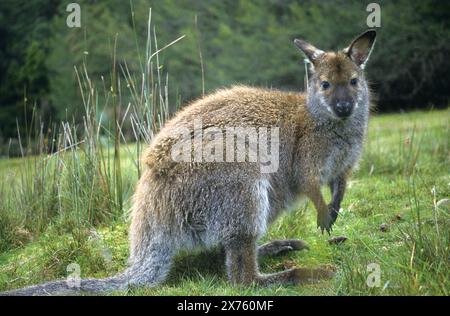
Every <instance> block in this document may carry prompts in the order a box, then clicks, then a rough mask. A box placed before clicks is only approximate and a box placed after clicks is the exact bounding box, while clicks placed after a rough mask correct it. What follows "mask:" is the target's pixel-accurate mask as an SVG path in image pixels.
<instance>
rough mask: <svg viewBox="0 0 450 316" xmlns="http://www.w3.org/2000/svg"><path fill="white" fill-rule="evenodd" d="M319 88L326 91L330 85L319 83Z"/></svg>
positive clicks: (325, 82) (323, 82)
mask: <svg viewBox="0 0 450 316" xmlns="http://www.w3.org/2000/svg"><path fill="white" fill-rule="evenodd" d="M320 86H321V87H322V89H323V90H327V89H328V88H329V87H330V83H329V82H328V81H322V82H321V83H320Z"/></svg>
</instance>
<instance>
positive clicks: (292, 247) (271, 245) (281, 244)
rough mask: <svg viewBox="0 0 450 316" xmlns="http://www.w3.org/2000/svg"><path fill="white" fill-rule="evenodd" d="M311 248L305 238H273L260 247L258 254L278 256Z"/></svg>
mask: <svg viewBox="0 0 450 316" xmlns="http://www.w3.org/2000/svg"><path fill="white" fill-rule="evenodd" d="M303 249H309V247H308V245H307V244H306V243H305V242H304V241H303V240H298V239H288V240H273V241H270V242H268V243H266V244H264V245H262V246H260V247H259V248H258V256H276V255H280V254H283V253H286V252H290V251H296V250H303Z"/></svg>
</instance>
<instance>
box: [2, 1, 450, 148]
mask: <svg viewBox="0 0 450 316" xmlns="http://www.w3.org/2000/svg"><path fill="white" fill-rule="evenodd" d="M69 2H70V1H61V0H51V1H44V0H33V1H25V0H18V1H12V0H3V1H1V2H0V143H1V142H2V138H3V141H4V142H6V141H7V139H8V138H9V137H14V136H15V135H16V133H17V131H16V129H17V128H16V117H17V118H18V120H19V125H22V124H23V123H24V122H25V115H24V114H25V113H26V111H24V97H25V96H26V98H27V100H28V101H27V103H28V108H29V109H30V108H31V107H32V106H31V105H33V104H36V106H37V108H38V109H39V110H40V111H41V115H43V116H44V117H50V116H52V117H54V118H55V119H57V120H61V119H67V120H71V119H72V116H75V118H77V117H78V118H79V116H80V113H81V112H82V106H81V105H80V103H81V101H80V94H79V87H78V82H77V80H76V76H75V71H74V67H78V68H77V69H81V71H82V70H83V64H84V65H85V66H86V69H87V70H88V72H89V75H90V77H91V78H92V79H93V82H94V83H95V84H96V86H97V88H99V89H109V87H110V80H111V79H110V76H111V74H110V73H111V68H112V54H113V51H114V47H116V56H117V61H118V63H119V68H120V70H119V72H121V71H122V70H121V69H126V68H128V69H129V71H130V73H131V74H132V75H133V76H136V77H139V76H142V75H141V74H142V69H143V67H144V66H145V60H143V58H144V57H143V56H144V51H145V47H144V43H145V40H146V38H147V31H148V30H147V21H148V13H149V8H152V12H153V14H152V25H153V26H154V29H152V30H151V32H155V33H156V35H157V38H158V43H153V45H154V47H153V51H155V50H156V47H158V48H162V47H164V46H165V45H167V44H168V43H170V42H171V41H173V40H175V39H177V38H178V37H180V36H181V35H186V37H185V38H184V39H183V40H181V41H180V42H178V43H176V44H175V45H173V46H171V47H169V48H168V49H166V50H164V51H163V52H162V53H161V55H160V56H159V58H160V63H161V65H162V68H163V70H164V71H165V72H166V71H167V72H168V73H169V82H170V87H171V88H170V91H169V93H170V100H171V103H172V104H171V106H172V108H175V107H176V106H177V105H179V104H180V103H181V102H183V103H184V102H186V101H189V100H191V99H194V98H198V97H199V96H201V95H202V86H203V85H204V87H205V90H206V92H208V91H211V90H214V89H216V88H218V87H222V86H227V85H231V84H234V83H246V84H252V85H262V86H268V87H277V88H281V89H289V90H302V89H303V86H304V82H303V81H304V76H305V73H304V66H303V62H302V60H303V56H302V55H301V54H300V53H299V52H298V51H297V50H296V49H295V48H294V46H293V45H292V40H293V39H294V38H296V37H300V38H303V39H306V40H308V41H310V42H312V43H314V44H315V45H316V46H318V47H320V48H322V49H325V50H330V49H341V48H343V47H345V46H347V45H348V44H349V43H350V41H351V40H352V38H353V37H354V36H356V35H357V34H358V33H360V32H362V31H364V30H365V29H367V26H366V18H367V15H368V14H369V13H368V12H367V11H366V7H367V5H368V4H369V3H370V2H372V1H344V0H338V1H320V2H319V1H308V0H306V1H294V0H265V1H262V0H209V1H201V0H191V1H180V0H163V1H162V0H154V1H148V0H133V1H132V2H128V1H121V0H110V1H94V0H84V1H81V0H80V1H77V3H79V4H80V6H81V10H82V12H81V13H82V15H81V24H82V27H81V28H72V29H71V28H69V27H67V26H66V18H67V15H68V13H67V12H66V6H67V4H68V3H69ZM377 2H378V3H379V4H380V5H381V9H382V12H381V14H382V20H381V23H382V27H381V28H380V29H379V37H378V41H377V45H376V47H375V50H374V52H373V54H372V57H371V61H370V64H369V66H368V69H367V71H368V77H369V79H370V80H371V82H372V88H373V90H374V91H375V93H376V95H377V99H378V109H379V110H380V111H386V110H399V109H409V108H412V107H428V106H430V105H434V106H447V105H448V98H449V90H448V87H449V86H450V82H449V76H448V71H449V70H450V67H449V66H450V59H449V58H448V55H449V53H450V27H449V23H450V19H449V17H450V2H448V1H439V0H424V1H410V0H397V1H377ZM202 65H203V67H202ZM120 66H121V67H120ZM202 69H203V70H202ZM203 76H204V77H203ZM123 82H125V81H123ZM124 85H125V84H124ZM128 100H129V99H128V97H127V96H126V95H123V96H122V98H121V102H122V105H123V106H124V107H126V106H127V103H128ZM106 103H107V102H99V104H106ZM28 111H29V110H28Z"/></svg>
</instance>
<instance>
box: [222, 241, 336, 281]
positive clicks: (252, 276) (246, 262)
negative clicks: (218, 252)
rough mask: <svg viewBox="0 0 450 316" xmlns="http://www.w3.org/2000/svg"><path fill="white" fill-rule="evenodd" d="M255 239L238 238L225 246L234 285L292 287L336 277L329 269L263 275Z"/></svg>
mask: <svg viewBox="0 0 450 316" xmlns="http://www.w3.org/2000/svg"><path fill="white" fill-rule="evenodd" d="M255 240H256V239H255V238H249V237H242V238H236V239H235V241H234V242H233V243H230V244H228V245H226V246H225V252H226V266H227V273H228V277H229V279H230V281H231V283H233V284H236V285H237V284H242V285H250V284H259V285H264V286H266V285H271V284H281V285H292V284H302V283H308V282H313V281H318V280H321V279H328V278H331V277H333V276H334V272H333V271H332V270H331V269H330V268H327V267H321V268H317V269H305V268H296V269H291V270H286V271H282V272H278V273H273V274H261V273H259V270H258V263H257V261H256V259H257V258H256V254H257V249H256V242H255Z"/></svg>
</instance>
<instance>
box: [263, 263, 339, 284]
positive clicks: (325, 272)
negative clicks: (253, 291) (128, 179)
mask: <svg viewBox="0 0 450 316" xmlns="http://www.w3.org/2000/svg"><path fill="white" fill-rule="evenodd" d="M334 275H335V272H334V271H333V269H331V268H329V267H325V266H324V267H320V268H315V269H309V268H294V269H290V270H286V271H282V272H278V273H273V274H269V275H265V276H262V277H260V278H259V280H258V283H259V284H261V285H270V284H286V285H298V284H307V283H314V282H318V281H321V280H327V279H331V278H333V277H334Z"/></svg>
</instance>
